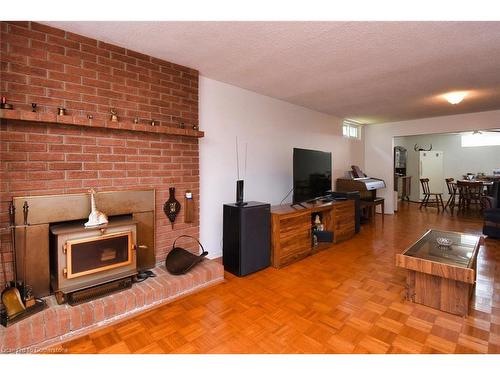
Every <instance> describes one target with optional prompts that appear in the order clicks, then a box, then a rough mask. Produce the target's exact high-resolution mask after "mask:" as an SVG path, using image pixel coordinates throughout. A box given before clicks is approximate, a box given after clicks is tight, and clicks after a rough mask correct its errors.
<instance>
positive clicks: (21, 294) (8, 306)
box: [0, 201, 46, 327]
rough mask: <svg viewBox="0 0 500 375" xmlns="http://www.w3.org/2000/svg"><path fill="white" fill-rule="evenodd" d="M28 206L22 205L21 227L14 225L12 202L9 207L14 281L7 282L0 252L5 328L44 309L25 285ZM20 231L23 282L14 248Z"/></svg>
mask: <svg viewBox="0 0 500 375" xmlns="http://www.w3.org/2000/svg"><path fill="white" fill-rule="evenodd" d="M28 213H29V206H28V202H26V201H25V202H24V205H23V219H24V222H23V225H16V220H15V217H16V209H15V207H14V204H13V202H10V205H9V229H10V232H11V241H12V249H13V268H14V272H13V273H14V280H13V281H10V282H7V273H6V268H5V261H4V257H3V252H0V255H1V259H0V262H1V263H2V272H3V275H4V285H5V289H4V290H3V291H2V295H1V296H2V304H3V306H4V310H3V311H1V312H0V323H1V324H2V325H3V326H5V327H7V326H9V325H11V324H14V323H16V322H18V321H21V320H23V319H25V318H27V317H29V316H31V315H33V314H35V313H37V312H40V311H42V310H43V309H44V308H45V307H46V303H45V301H44V300H42V299H39V298H35V297H34V296H33V292H32V287H31V286H30V285H29V284H28V283H27V267H26V263H27V258H26V243H27V241H26V236H27V234H26V227H27V226H28V225H29V224H28ZM17 228H19V229H22V230H23V231H24V233H23V236H24V238H23V256H22V267H23V280H18V275H17V259H16V258H17V248H16V229H17Z"/></svg>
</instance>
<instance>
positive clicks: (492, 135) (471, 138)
mask: <svg viewBox="0 0 500 375" xmlns="http://www.w3.org/2000/svg"><path fill="white" fill-rule="evenodd" d="M481 146H500V132H498V133H497V132H474V133H472V134H462V147H481Z"/></svg>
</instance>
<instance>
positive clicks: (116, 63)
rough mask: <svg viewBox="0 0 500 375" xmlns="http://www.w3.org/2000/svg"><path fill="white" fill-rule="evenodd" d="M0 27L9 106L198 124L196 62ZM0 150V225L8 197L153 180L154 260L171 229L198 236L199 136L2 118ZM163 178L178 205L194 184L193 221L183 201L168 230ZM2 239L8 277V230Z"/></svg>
mask: <svg viewBox="0 0 500 375" xmlns="http://www.w3.org/2000/svg"><path fill="white" fill-rule="evenodd" d="M0 28H1V32H2V34H1V35H2V39H1V56H0V62H1V71H0V74H1V83H0V89H1V95H5V96H7V98H8V99H9V102H11V103H12V104H14V106H15V108H16V109H21V110H31V102H37V103H38V106H39V111H45V112H54V111H55V109H56V107H58V106H59V105H63V106H65V107H66V108H67V109H68V111H69V112H70V113H69V114H73V115H82V114H87V113H92V114H94V117H95V118H99V116H102V117H103V118H104V117H106V118H107V117H108V116H109V115H108V113H109V108H110V107H116V108H117V110H118V115H119V117H120V119H121V120H123V119H124V118H125V117H134V116H140V117H141V118H147V119H151V118H155V119H157V120H161V121H162V125H163V126H165V125H167V126H168V125H175V126H177V124H178V123H176V121H178V120H179V118H182V120H183V121H185V122H186V123H187V124H189V123H191V122H193V121H194V122H196V123H197V118H198V73H197V72H196V71H195V70H193V69H189V68H185V67H182V66H178V65H175V64H172V63H169V62H166V61H161V60H158V59H155V58H152V57H149V56H145V55H141V54H138V53H136V52H133V51H129V50H125V49H123V48H120V47H115V46H112V45H109V44H105V43H102V42H98V41H95V40H92V39H88V38H84V37H81V36H78V35H75V34H72V33H69V32H65V31H62V30H58V29H53V28H49V27H47V26H43V25H40V24H36V23H24V22H23V23H15V24H11V23H6V22H0ZM87 111H88V112H87ZM0 155H1V159H0V228H5V226H6V225H7V222H8V215H7V208H8V202H9V201H10V200H11V198H12V196H23V195H37V194H60V193H73V192H82V191H86V190H88V189H89V188H90V187H95V188H96V189H97V190H98V191H106V190H117V189H119V190H126V189H142V188H154V189H156V192H157V193H156V203H157V207H156V211H157V212H156V258H157V261H163V260H164V259H165V255H166V253H167V252H168V250H169V249H170V247H171V244H172V242H173V239H175V238H176V237H177V236H179V235H181V234H190V235H193V236H195V237H198V234H199V226H198V225H199V214H198V207H199V153H198V139H197V138H193V137H184V136H173V135H165V134H153V133H145V132H135V131H128V130H114V129H104V128H92V127H75V126H65V125H56V124H40V123H30V122H21V121H16V120H6V119H3V120H2V121H1V126H0ZM169 187H175V188H176V197H177V199H178V200H179V201H180V202H181V204H183V202H184V199H183V196H184V192H185V191H186V190H191V191H192V192H193V193H194V201H195V212H196V213H195V221H194V223H193V224H184V222H183V221H184V220H183V219H184V218H183V210H181V213H180V215H179V217H178V218H177V221H176V224H175V229H174V230H172V229H171V226H170V223H169V221H168V220H167V218H166V217H165V215H164V214H163V209H162V208H163V203H164V202H165V201H166V200H167V199H168V188H169ZM0 240H1V241H2V243H1V248H2V251H3V252H4V255H5V257H6V261H7V262H6V263H7V267H8V271H7V273H8V274H9V276H10V274H11V266H12V264H11V260H12V254H11V252H10V247H11V246H10V239H9V232H8V231H7V230H2V232H1V235H0ZM0 273H1V269H0ZM1 280H2V277H0V281H1Z"/></svg>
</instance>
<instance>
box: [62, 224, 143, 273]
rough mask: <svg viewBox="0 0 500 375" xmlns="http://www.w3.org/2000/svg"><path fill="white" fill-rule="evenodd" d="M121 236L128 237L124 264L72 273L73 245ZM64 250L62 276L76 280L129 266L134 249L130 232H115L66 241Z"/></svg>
mask: <svg viewBox="0 0 500 375" xmlns="http://www.w3.org/2000/svg"><path fill="white" fill-rule="evenodd" d="M123 235H127V237H128V250H127V252H128V260H127V261H126V262H121V263H115V264H111V265H109V266H105V267H99V268H94V269H91V270H88V271H83V272H78V273H73V272H72V266H71V251H72V246H73V245H78V244H81V243H85V242H91V241H96V240H103V239H109V238H115V237H122V236H123ZM64 249H65V252H66V272H65V273H64V276H65V277H66V278H67V279H74V278H77V277H80V276H85V275H91V274H93V273H97V272H102V271H107V270H110V269H113V268H118V267H123V266H126V265H129V264H131V263H132V256H133V249H134V244H133V234H132V231H126V232H116V233H111V234H103V235H100V236H93V237H85V238H80V239H77V240H68V241H66V244H65V245H64Z"/></svg>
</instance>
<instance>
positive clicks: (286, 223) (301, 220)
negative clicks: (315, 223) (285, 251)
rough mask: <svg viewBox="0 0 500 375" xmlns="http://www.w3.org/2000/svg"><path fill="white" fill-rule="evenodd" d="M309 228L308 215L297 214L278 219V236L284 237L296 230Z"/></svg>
mask: <svg viewBox="0 0 500 375" xmlns="http://www.w3.org/2000/svg"><path fill="white" fill-rule="evenodd" d="M310 228H311V220H310V219H309V217H304V216H297V217H292V218H288V219H283V220H281V221H280V237H284V236H285V237H286V236H289V235H290V234H295V233H296V232H297V231H303V230H306V229H310Z"/></svg>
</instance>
